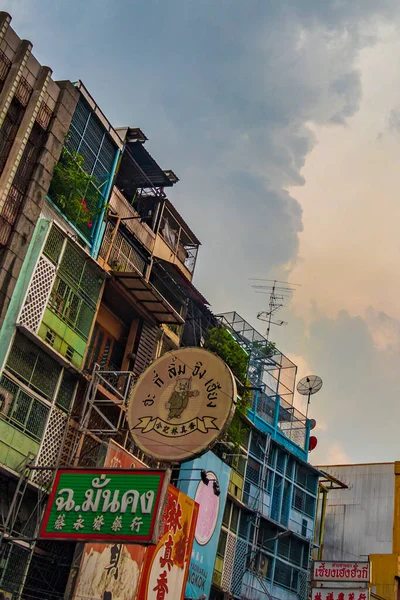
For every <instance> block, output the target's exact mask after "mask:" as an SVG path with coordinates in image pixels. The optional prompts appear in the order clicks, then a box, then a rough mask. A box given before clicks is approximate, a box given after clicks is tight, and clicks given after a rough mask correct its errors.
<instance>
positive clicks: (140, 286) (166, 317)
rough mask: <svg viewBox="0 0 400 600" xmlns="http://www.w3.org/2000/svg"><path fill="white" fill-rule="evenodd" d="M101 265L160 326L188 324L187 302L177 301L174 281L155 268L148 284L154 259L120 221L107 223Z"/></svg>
mask: <svg viewBox="0 0 400 600" xmlns="http://www.w3.org/2000/svg"><path fill="white" fill-rule="evenodd" d="M114 221H116V222H114ZM99 263H100V264H101V265H102V266H103V267H104V268H105V269H106V270H108V271H112V272H113V279H114V283H115V284H116V285H117V286H118V287H122V288H123V289H124V291H125V294H127V295H128V297H130V298H132V300H133V303H134V304H135V305H139V306H141V307H142V308H143V309H144V310H145V311H146V313H150V314H151V315H152V316H153V317H154V319H155V320H156V321H157V323H159V324H163V323H165V324H172V325H181V324H182V323H183V322H184V319H183V318H182V316H181V313H182V311H183V307H184V304H185V298H184V297H183V298H180V297H176V293H175V292H174V290H173V289H172V288H173V287H174V283H173V281H170V280H168V281H166V278H165V277H162V276H160V275H159V274H158V273H157V269H158V268H159V267H158V265H155V269H153V271H154V272H153V271H152V273H151V276H150V281H149V280H148V267H149V264H150V255H149V254H147V255H146V254H145V252H144V249H142V248H140V245H139V243H138V242H137V240H135V238H134V237H133V236H132V235H131V233H130V232H129V231H128V230H127V228H126V227H125V225H124V224H122V223H121V220H120V219H119V218H117V219H116V220H115V219H111V220H109V221H108V223H107V226H106V232H105V235H104V238H103V243H102V245H101V248H100V252H99ZM170 279H172V278H170Z"/></svg>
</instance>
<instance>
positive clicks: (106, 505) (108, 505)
mask: <svg viewBox="0 0 400 600" xmlns="http://www.w3.org/2000/svg"><path fill="white" fill-rule="evenodd" d="M102 495H103V498H104V502H103V508H102V509H101V512H107V511H110V512H112V513H116V512H118V511H119V508H120V506H121V503H120V502H119V500H118V497H119V490H115V491H114V494H113V495H112V498H111V490H104V491H103V494H102Z"/></svg>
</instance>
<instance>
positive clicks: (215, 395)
mask: <svg viewBox="0 0 400 600" xmlns="http://www.w3.org/2000/svg"><path fill="white" fill-rule="evenodd" d="M235 403H236V384H235V379H234V377H233V375H232V372H231V370H230V369H229V367H228V366H227V365H226V364H225V363H224V361H223V360H222V359H221V358H219V356H216V355H215V354H213V353H212V352H208V350H204V349H203V348H180V349H179V350H173V351H171V352H167V353H166V354H164V355H163V356H161V358H159V359H157V360H156V361H155V362H154V363H152V364H151V365H150V366H149V367H148V368H147V369H146V371H144V373H142V375H141V376H140V377H139V379H138V381H137V383H136V385H135V386H134V388H133V390H132V393H131V396H130V399H129V404H128V409H127V417H128V424H129V429H130V432H131V435H132V437H133V439H134V442H135V444H137V446H139V448H140V449H141V450H143V452H144V453H145V454H147V455H148V456H150V457H152V458H156V459H158V460H160V461H162V462H181V461H183V460H188V459H189V458H193V457H194V456H196V455H198V454H201V453H202V452H204V451H205V450H206V449H209V448H210V447H211V446H212V445H213V443H215V441H216V440H217V439H218V438H219V437H220V436H221V434H222V433H223V432H224V431H225V429H226V427H227V426H228V425H229V423H230V421H231V419H232V417H233V413H234V410H235Z"/></svg>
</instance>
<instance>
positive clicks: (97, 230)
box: [90, 149, 121, 258]
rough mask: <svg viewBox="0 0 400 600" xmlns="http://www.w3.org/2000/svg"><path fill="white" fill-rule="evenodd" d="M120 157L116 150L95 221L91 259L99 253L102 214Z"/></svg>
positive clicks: (102, 226) (119, 152)
mask: <svg viewBox="0 0 400 600" xmlns="http://www.w3.org/2000/svg"><path fill="white" fill-rule="evenodd" d="M120 155H121V150H119V149H118V150H117V151H116V153H115V158H114V163H113V166H112V169H111V173H110V179H109V180H108V184H107V189H106V193H105V196H104V204H103V209H102V211H101V214H100V215H99V217H98V219H97V222H96V227H95V231H94V234H93V244H92V251H91V253H90V254H91V256H93V258H97V256H98V254H99V252H100V245H101V241H102V238H103V233H104V224H103V219H104V213H105V211H106V206H107V203H108V199H109V197H110V194H111V190H112V186H113V183H114V178H115V173H116V170H117V166H118V162H119V157H120Z"/></svg>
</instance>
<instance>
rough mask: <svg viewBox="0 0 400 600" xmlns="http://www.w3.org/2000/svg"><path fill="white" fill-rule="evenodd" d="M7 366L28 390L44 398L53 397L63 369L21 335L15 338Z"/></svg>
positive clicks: (18, 334)
mask: <svg viewBox="0 0 400 600" xmlns="http://www.w3.org/2000/svg"><path fill="white" fill-rule="evenodd" d="M6 366H7V369H8V370H9V371H11V372H12V373H13V374H14V375H15V376H16V377H17V379H20V380H21V381H22V382H23V383H24V384H25V385H26V386H27V387H28V388H31V389H32V390H34V391H35V392H37V393H38V394H40V395H41V396H43V397H44V398H47V399H51V398H52V397H53V395H54V392H55V390H56V387H57V384H58V379H59V376H60V373H61V367H60V365H59V364H58V363H57V362H56V361H55V360H53V359H52V358H50V356H48V355H47V354H46V353H45V352H43V350H41V349H40V348H38V346H36V344H34V343H33V342H31V341H30V340H28V339H27V338H25V337H24V336H23V335H22V334H21V333H17V334H16V336H15V339H14V343H13V345H12V348H11V351H10V354H9V356H8V359H7V365H6Z"/></svg>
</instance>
